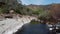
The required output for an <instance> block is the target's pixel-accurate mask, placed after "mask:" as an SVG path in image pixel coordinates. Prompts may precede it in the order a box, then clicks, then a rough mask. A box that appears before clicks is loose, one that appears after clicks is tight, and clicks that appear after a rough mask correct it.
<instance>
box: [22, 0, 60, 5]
mask: <svg viewBox="0 0 60 34" xmlns="http://www.w3.org/2000/svg"><path fill="white" fill-rule="evenodd" d="M21 1H22V4H25V5H29V4H36V5H47V4H52V3H60V0H21Z"/></svg>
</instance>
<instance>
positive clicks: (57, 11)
mask: <svg viewBox="0 0 60 34" xmlns="http://www.w3.org/2000/svg"><path fill="white" fill-rule="evenodd" d="M27 7H28V8H29V9H32V10H33V11H35V10H38V9H43V10H44V11H48V12H49V11H50V13H51V15H53V16H55V17H56V16H57V18H60V4H49V5H32V4H31V5H28V6H27Z"/></svg>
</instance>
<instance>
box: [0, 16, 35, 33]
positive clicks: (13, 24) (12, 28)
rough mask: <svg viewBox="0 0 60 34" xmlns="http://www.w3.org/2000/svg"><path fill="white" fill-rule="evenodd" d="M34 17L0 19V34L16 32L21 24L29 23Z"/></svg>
mask: <svg viewBox="0 0 60 34" xmlns="http://www.w3.org/2000/svg"><path fill="white" fill-rule="evenodd" d="M32 19H36V18H35V17H30V16H23V17H18V18H12V19H9V18H6V19H4V20H2V21H0V34H13V33H14V32H16V31H17V30H18V29H19V28H20V27H21V26H22V25H23V24H26V23H29V22H30V21H31V20H32Z"/></svg>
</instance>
